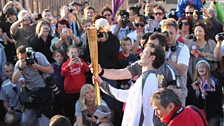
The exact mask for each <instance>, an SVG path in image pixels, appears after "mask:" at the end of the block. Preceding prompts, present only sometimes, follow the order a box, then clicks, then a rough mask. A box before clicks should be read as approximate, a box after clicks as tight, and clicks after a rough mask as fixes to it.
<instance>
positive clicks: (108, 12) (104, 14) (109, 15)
mask: <svg viewBox="0 0 224 126" xmlns="http://www.w3.org/2000/svg"><path fill="white" fill-rule="evenodd" d="M103 16H104V17H106V19H107V20H108V21H109V22H111V21H112V14H111V12H110V11H104V13H103Z"/></svg>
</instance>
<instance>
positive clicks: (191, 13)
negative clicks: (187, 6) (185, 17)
mask: <svg viewBox="0 0 224 126" xmlns="http://www.w3.org/2000/svg"><path fill="white" fill-rule="evenodd" d="M193 13H194V12H185V14H190V15H193Z"/></svg>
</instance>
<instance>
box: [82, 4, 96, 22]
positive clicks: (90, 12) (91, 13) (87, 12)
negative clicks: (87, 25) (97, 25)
mask: <svg viewBox="0 0 224 126" xmlns="http://www.w3.org/2000/svg"><path fill="white" fill-rule="evenodd" d="M83 12H84V13H83V18H84V19H88V18H89V19H92V20H93V19H94V17H95V9H94V8H93V7H91V6H86V7H85V8H84V10H83Z"/></svg>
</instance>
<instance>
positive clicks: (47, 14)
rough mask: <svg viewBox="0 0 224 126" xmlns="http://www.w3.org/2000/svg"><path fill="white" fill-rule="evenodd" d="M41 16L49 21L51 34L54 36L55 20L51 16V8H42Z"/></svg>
mask: <svg viewBox="0 0 224 126" xmlns="http://www.w3.org/2000/svg"><path fill="white" fill-rule="evenodd" d="M42 18H43V19H45V20H47V21H49V22H50V23H51V32H52V34H51V35H52V36H55V25H56V23H57V20H56V19H55V18H54V17H53V15H52V12H51V10H49V9H44V10H43V12H42Z"/></svg>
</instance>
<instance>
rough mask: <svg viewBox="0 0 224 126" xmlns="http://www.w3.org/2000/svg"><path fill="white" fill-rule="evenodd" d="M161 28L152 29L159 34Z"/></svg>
mask: <svg viewBox="0 0 224 126" xmlns="http://www.w3.org/2000/svg"><path fill="white" fill-rule="evenodd" d="M161 31H162V30H161V28H160V27H157V28H154V32H161Z"/></svg>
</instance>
